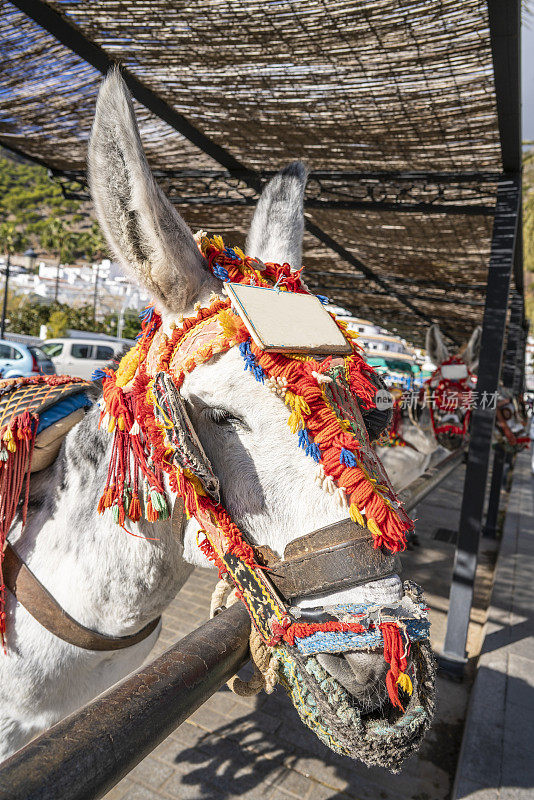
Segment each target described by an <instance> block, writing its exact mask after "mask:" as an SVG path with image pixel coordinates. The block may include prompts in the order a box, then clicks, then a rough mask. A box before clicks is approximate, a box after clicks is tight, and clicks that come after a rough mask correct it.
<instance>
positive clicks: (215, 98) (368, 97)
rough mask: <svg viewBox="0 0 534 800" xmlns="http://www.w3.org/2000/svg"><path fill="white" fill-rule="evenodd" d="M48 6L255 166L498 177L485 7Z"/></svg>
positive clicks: (372, 0)
mask: <svg viewBox="0 0 534 800" xmlns="http://www.w3.org/2000/svg"><path fill="white" fill-rule="evenodd" d="M51 4H52V5H53V6H54V7H56V8H58V9H59V8H60V9H62V11H63V12H64V13H66V14H67V15H68V16H69V17H70V18H71V19H73V20H74V21H75V22H76V23H77V25H78V26H79V27H80V28H81V29H82V30H83V31H84V32H85V33H86V34H87V35H88V36H89V37H90V38H91V39H92V40H93V41H95V42H97V43H98V44H100V45H101V46H102V47H104V49H105V50H106V51H107V52H108V53H109V54H111V55H112V56H114V57H116V58H117V59H120V60H121V61H122V62H123V63H124V64H125V65H126V66H128V67H129V68H131V69H132V71H134V72H135V74H136V76H137V77H139V78H141V80H143V81H144V82H145V83H147V84H148V85H150V86H151V87H152V88H154V89H155V90H156V91H157V92H158V94H160V95H161V96H163V97H165V98H166V99H168V100H169V102H171V103H172V105H173V106H174V107H176V108H178V110H179V111H181V112H182V113H183V114H184V115H185V116H186V117H187V118H188V119H189V120H190V121H192V122H194V123H195V124H196V125H197V126H198V127H199V128H200V129H201V130H203V131H204V132H205V133H208V134H209V135H210V136H211V137H212V138H213V139H215V141H217V142H218V143H219V144H223V145H225V146H226V147H228V148H229V149H230V150H231V151H232V152H234V153H236V152H237V153H239V155H240V157H241V159H242V160H243V161H244V162H245V164H246V165H247V166H248V167H254V168H257V169H265V167H266V163H268V164H269V165H273V164H274V165H281V164H283V163H285V161H287V160H288V158H304V159H305V160H306V161H307V162H308V163H309V164H310V166H311V167H312V168H314V169H343V168H345V169H346V168H347V165H350V166H351V168H352V169H425V168H432V169H443V170H461V169H465V170H473V169H498V168H499V162H500V150H499V140H498V133H497V125H496V119H495V100H494V96H493V91H492V65H491V58H489V55H490V49H489V33H488V26H487V18H486V14H487V11H486V3H485V2H483V1H482V0H463V2H462V3H458V2H457V0H421V2H417V3H413V2H406V0H359V2H358V3H355V2H354V1H353V0H349V2H347V0H308V2H300V3H295V2H290V1H289V2H288V1H286V2H284V0H238V2H228V0H211V2H209V3H206V2H203V0H196V2H190V0H187V1H186V2H184V1H183V0H173V2H170V0H150V2H143V1H142V0H141V2H140V1H139V0H135V2H124V0H103V1H102V2H98V3H80V2H77V0H53V2H52V3H51ZM451 40H453V42H454V47H453V49H451Z"/></svg>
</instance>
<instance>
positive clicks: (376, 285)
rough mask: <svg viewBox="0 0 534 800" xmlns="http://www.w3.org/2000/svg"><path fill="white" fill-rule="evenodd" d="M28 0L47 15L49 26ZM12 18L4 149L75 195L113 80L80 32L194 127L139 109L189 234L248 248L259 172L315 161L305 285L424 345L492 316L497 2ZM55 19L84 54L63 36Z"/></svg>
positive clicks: (116, 7) (119, 2)
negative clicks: (492, 8) (434, 328)
mask: <svg viewBox="0 0 534 800" xmlns="http://www.w3.org/2000/svg"><path fill="white" fill-rule="evenodd" d="M26 5H27V6H30V5H31V6H32V7H33V9H34V10H35V9H40V11H41V12H42V11H43V9H44V12H45V17H47V20H45V23H44V24H45V27H41V25H39V24H37V22H36V21H35V19H33V18H32V17H33V16H35V13H34V10H30V11H29V10H28V9H27V8H25V10H24V11H23V10H22V8H24V7H25V6H26ZM0 9H1V10H0V46H1V58H0V143H1V144H3V145H4V146H5V147H7V148H10V149H11V150H14V151H16V152H18V153H20V154H23V155H25V156H29V157H30V158H33V159H36V160H37V161H39V162H41V163H43V164H45V165H47V166H48V167H50V168H51V169H52V170H54V171H55V172H56V173H57V174H58V175H59V176H60V179H61V180H62V181H63V183H64V186H65V191H67V192H71V193H72V192H74V194H76V195H80V196H84V194H85V193H86V186H85V183H84V180H85V178H84V175H85V159H86V146H87V139H88V135H89V130H90V126H91V121H92V116H93V111H94V106H95V99H96V94H97V91H98V87H99V84H100V81H101V72H100V71H99V69H100V70H102V69H103V68H102V62H100V66H99V68H98V69H97V68H95V66H94V65H91V63H89V62H90V61H91V60H92V59H91V57H90V56H89V57H87V56H85V57H84V58H82V57H81V56H80V55H79V47H78V46H77V45H76V42H78V41H79V37H83V40H85V41H88V42H89V43H93V44H96V45H98V47H99V48H101V49H102V50H103V51H104V54H105V55H106V56H107V57H108V58H109V59H110V60H111V61H116V62H119V63H120V64H122V65H123V66H124V67H125V68H126V70H127V71H128V72H129V73H130V75H132V76H134V78H136V79H137V80H138V81H139V82H140V83H141V84H143V85H144V87H147V88H148V89H149V90H150V93H151V95H152V96H156V97H157V98H159V100H160V101H163V104H164V105H165V106H166V107H168V108H170V109H171V110H172V111H173V112H178V115H179V117H180V119H181V120H184V119H185V121H186V123H187V124H189V126H190V128H192V130H193V131H195V130H196V131H197V132H199V133H200V137H198V138H197V139H196V138H195V135H194V134H193V135H191V131H190V130H189V129H188V130H187V131H186V132H188V136H189V138H187V137H186V136H184V135H182V133H180V132H179V130H177V129H176V128H177V127H178V128H180V125H178V126H176V125H175V126H173V125H172V124H169V122H168V121H167V122H165V121H163V119H162V118H161V117H160V116H158V115H156V114H154V113H152V112H151V111H149V110H148V109H147V107H146V106H144V105H141V104H140V103H137V102H136V110H137V114H138V118H139V121H140V127H141V135H142V139H143V142H144V145H145V148H146V151H147V154H148V158H149V161H150V163H151V165H152V167H153V169H154V170H155V172H156V173H157V176H158V179H159V181H160V183H161V184H162V186H163V188H164V189H165V191H167V192H168V194H169V196H170V197H171V199H172V200H173V202H174V203H176V205H177V207H178V208H179V210H180V213H181V214H182V215H183V216H184V217H185V219H186V220H187V221H188V223H189V224H190V226H191V228H192V229H193V230H197V229H199V228H203V229H206V230H208V231H211V232H214V233H220V234H221V235H222V236H223V237H224V240H225V242H227V243H228V244H238V245H240V246H243V244H244V239H245V235H246V230H247V227H248V223H249V221H250V217H251V215H252V207H253V203H254V202H255V198H257V191H256V188H257V185H256V184H255V181H257V177H258V174H259V175H260V177H261V178H263V179H264V178H266V177H268V176H269V174H272V173H273V172H274V171H276V170H277V169H279V168H280V167H282V166H284V165H285V164H287V163H288V162H289V161H291V160H292V159H295V158H301V159H303V160H304V161H305V162H306V164H307V165H308V167H309V169H310V170H311V176H310V181H309V185H308V189H307V196H306V203H307V206H306V215H307V219H308V223H309V228H308V231H307V233H306V235H305V242H304V263H305V265H306V272H305V279H306V281H307V283H308V285H309V286H310V288H313V289H314V290H316V291H318V292H319V293H321V294H326V295H327V296H328V297H329V298H330V300H331V301H332V302H334V303H336V304H339V305H341V306H344V307H345V308H347V309H348V310H350V311H351V312H352V313H354V314H355V315H358V316H365V317H370V318H372V319H374V320H376V321H377V322H379V323H380V324H382V325H384V326H386V327H388V328H390V329H392V330H394V331H398V332H399V333H400V334H402V335H405V336H408V337H409V338H410V339H412V340H413V341H415V342H417V343H419V344H421V343H422V342H423V340H424V334H425V330H426V327H427V326H428V324H429V323H430V322H431V321H436V322H438V323H439V324H440V326H441V327H442V328H443V330H444V331H445V332H446V333H447V334H448V335H449V336H450V337H451V338H452V339H454V340H456V341H457V342H461V341H464V340H465V339H466V338H467V336H468V335H469V334H470V332H471V330H472V328H473V326H474V325H475V324H478V323H480V321H481V319H482V313H483V306H484V297H485V281H486V276H487V269H488V259H489V253H490V243H491V233H492V225H493V214H492V212H493V208H494V205H495V195H496V186H497V179H498V176H499V175H500V174H501V173H502V171H503V164H502V157H501V142H500V135H499V125H498V119H497V102H496V96H495V85H494V71H493V61H492V47H491V40H490V26H489V19H488V6H487V2H486V0H463V1H462V2H461V3H458V2H457V0H418V1H417V2H416V1H415V0H359V2H354V0H301V1H300V2H289V1H286V0H277V1H276V2H274V0H261V2H260V0H232V1H230V0H210V2H204V1H203V0H188V1H187V2H183V1H182V0H150V2H144V0H130V1H128V0H91V2H86V3H80V2H78V1H77V0H47V2H45V1H44V0H34V2H33V3H22V2H20V3H15V2H13V3H12V2H8V1H7V0H0ZM47 11H49V12H50V17H49V19H48V15H47V13H46V12H47ZM55 12H59V14H60V15H61V16H62V17H63V20H67V21H68V23H69V25H72V26H73V27H72V29H71V30H72V31H74V33H75V35H74V36H73V41H74V40H76V41H75V44H74V46H72V43H71V42H65V37H62V36H59V38H56V36H57V32H56V36H55V35H52V34H51V33H50V32H49V31H50V29H51V27H50V25H49V24H48V22H49V20H52V23H54V20H56V21H57V17H56V13H55ZM41 22H42V20H41ZM52 23H51V24H52ZM42 24H43V23H42ZM54 24H55V23H54ZM52 27H53V25H52ZM46 28H48V30H47V29H46ZM62 38H63V41H60V39H62ZM91 52H92V51H91ZM98 52H101V51H98ZM86 58H88V60H86ZM94 63H95V62H93V64H94ZM97 66H98V64H97ZM182 130H183V129H182ZM206 141H208V142H209V141H211V142H212V143H214V144H215V145H216V146H218V149H217V148H216V152H215V154H214V153H213V152H212V153H211V155H209V154H208V152H209V151H210V148H209V147H208V148H206V146H205V144H206ZM207 151H208V152H207ZM220 152H222V153H223V155H224V153H228V154H229V155H230V158H229V159H227V160H226V161H225V158H224V157H223V158H222V159H221V158H220V157H219V156H220ZM236 165H237V166H236ZM251 176H252V177H251ZM317 231H319V232H322V233H323V234H324V235H323V236H322V237H321V236H318V235H317ZM406 300H408V302H406Z"/></svg>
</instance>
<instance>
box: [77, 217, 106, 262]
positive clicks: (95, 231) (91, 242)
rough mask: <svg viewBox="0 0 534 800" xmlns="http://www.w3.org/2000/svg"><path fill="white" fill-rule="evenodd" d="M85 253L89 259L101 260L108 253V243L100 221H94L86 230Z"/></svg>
mask: <svg viewBox="0 0 534 800" xmlns="http://www.w3.org/2000/svg"><path fill="white" fill-rule="evenodd" d="M83 235H84V237H85V238H84V247H85V250H84V253H85V255H86V256H87V258H88V260H89V261H101V260H102V259H103V258H105V256H106V255H107V254H108V250H109V248H108V244H107V242H106V240H105V238H104V235H103V233H102V230H101V228H100V225H99V224H98V222H93V223H92V224H91V227H90V229H89V230H88V231H85V232H84V234H83Z"/></svg>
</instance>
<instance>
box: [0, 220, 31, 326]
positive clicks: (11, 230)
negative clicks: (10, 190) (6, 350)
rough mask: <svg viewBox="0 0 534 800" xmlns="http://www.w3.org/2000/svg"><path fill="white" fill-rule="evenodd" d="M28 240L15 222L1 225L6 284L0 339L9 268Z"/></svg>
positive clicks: (4, 315) (4, 319)
mask: <svg viewBox="0 0 534 800" xmlns="http://www.w3.org/2000/svg"><path fill="white" fill-rule="evenodd" d="M26 244H27V238H26V236H25V234H24V233H23V232H22V231H20V230H18V229H17V227H16V226H15V223H14V222H2V224H1V225H0V248H1V250H2V252H3V253H4V254H5V256H6V280H5V283H4V301H3V303H2V321H1V322H0V338H1V339H3V338H4V331H5V327H6V312H7V299H8V288H9V267H10V262H11V256H13V255H14V254H15V253H20V251H21V250H22V249H23V248H24V247H25V246H26Z"/></svg>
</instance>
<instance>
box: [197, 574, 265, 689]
mask: <svg viewBox="0 0 534 800" xmlns="http://www.w3.org/2000/svg"><path fill="white" fill-rule="evenodd" d="M228 592H229V595H228V598H227V599H226V603H225V600H224V598H225V595H226V594H227V593H228ZM238 600H239V598H238V597H237V591H236V589H235V588H234V586H233V584H232V583H230V582H229V581H228V580H226V578H221V580H220V581H218V582H217V584H216V585H215V588H214V590H213V592H212V595H211V600H210V619H213V617H214V616H215V615H216V614H218V613H219V612H220V611H222V609H223V608H224V607H226V608H230V606H233V605H234V603H237V602H238ZM223 604H224V605H223ZM249 646H250V658H251V660H252V664H253V667H254V672H253V674H252V677H251V678H250V680H248V681H243V680H241V678H239V677H238V676H237V675H233V676H232V677H231V678H230V680H229V681H227V686H228V688H229V689H230V691H231V692H233V693H234V694H237V695H239V696H240V697H253V696H254V695H256V694H259V693H260V692H261V690H262V689H264V690H265V692H266V693H267V694H272V692H273V691H274V687H275V686H276V684H277V683H278V659H277V658H276V656H275V655H273V650H272V648H271V647H269V646H268V645H266V644H265V642H264V641H263V640H262V638H261V636H260V634H259V633H258V631H257V630H256V628H255V627H254V626H252V629H251V632H250V641H249Z"/></svg>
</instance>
